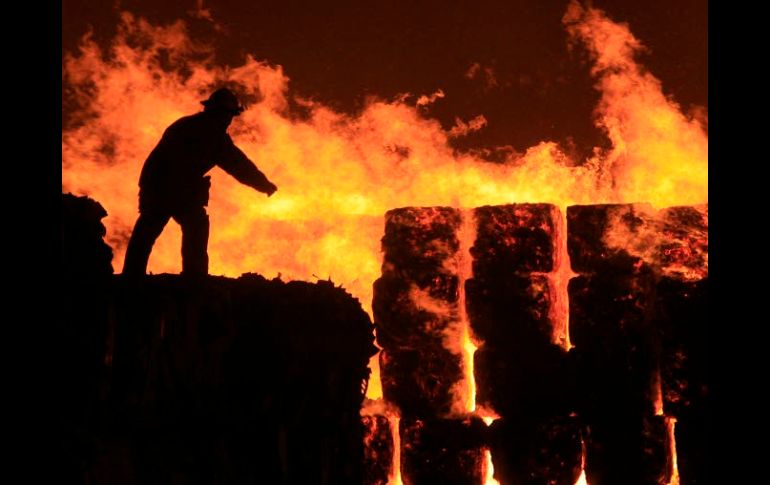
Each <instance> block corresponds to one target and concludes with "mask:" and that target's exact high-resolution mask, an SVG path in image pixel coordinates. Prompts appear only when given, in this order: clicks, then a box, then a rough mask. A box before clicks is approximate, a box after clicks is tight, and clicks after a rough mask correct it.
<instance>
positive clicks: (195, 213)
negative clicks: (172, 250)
mask: <svg viewBox="0 0 770 485" xmlns="http://www.w3.org/2000/svg"><path fill="white" fill-rule="evenodd" d="M174 220H176V221H177V222H178V223H179V225H180V226H182V274H185V275H195V276H200V275H207V274H208V273H209V255H208V253H207V252H206V248H207V247H208V244H209V215H208V214H207V213H206V209H205V208H204V207H195V208H192V209H187V210H185V211H183V212H180V213H179V214H175V215H174Z"/></svg>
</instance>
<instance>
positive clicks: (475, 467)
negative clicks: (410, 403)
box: [401, 416, 487, 485]
mask: <svg viewBox="0 0 770 485" xmlns="http://www.w3.org/2000/svg"><path fill="white" fill-rule="evenodd" d="M486 432H487V429H486V425H485V424H484V422H483V421H482V420H481V419H480V418H478V417H475V416H469V417H467V418H464V419H440V420H425V421H424V420H419V419H404V420H402V421H401V437H402V438H401V439H402V441H403V443H404V445H403V447H402V450H403V451H402V455H401V461H402V463H403V465H402V470H403V474H404V477H406V481H407V482H408V483H411V484H415V485H417V484H421V483H442V484H443V483H446V484H457V485H482V484H483V482H484V476H483V473H482V471H483V466H482V464H483V463H484V453H483V449H482V447H483V446H484V444H485V442H486V440H487V438H486Z"/></svg>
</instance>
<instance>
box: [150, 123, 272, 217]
mask: <svg viewBox="0 0 770 485" xmlns="http://www.w3.org/2000/svg"><path fill="white" fill-rule="evenodd" d="M214 165H218V166H219V167H221V168H222V170H224V171H225V172H227V173H228V174H230V175H232V176H233V177H235V179H236V180H238V181H239V182H241V183H242V184H244V185H248V186H250V187H253V188H255V189H257V190H259V191H262V192H264V191H265V190H267V188H268V184H269V181H268V179H267V177H265V175H264V174H263V173H262V172H260V171H259V169H257V167H256V166H255V165H254V163H253V162H252V161H251V160H249V158H248V157H247V156H246V155H245V154H244V153H243V152H242V151H241V150H240V149H239V148H238V147H237V146H235V144H234V143H233V140H232V139H231V138H230V135H228V134H227V131H226V129H224V128H223V127H222V126H218V125H217V123H216V121H215V120H214V119H213V118H212V117H210V116H208V114H207V113H205V112H201V113H197V114H194V115H192V116H185V117H184V118H180V119H179V120H177V121H175V122H174V123H173V124H172V125H171V126H169V127H168V128H167V129H166V131H165V132H164V133H163V137H162V138H161V139H160V141H159V142H158V145H157V146H156V147H155V148H154V149H153V150H152V152H151V153H150V155H149V157H147V160H146V161H145V162H144V167H143V168H142V174H141V176H140V177H139V209H140V211H146V210H179V209H182V210H183V209H186V208H195V207H203V206H205V205H206V204H208V189H209V185H210V182H209V177H205V175H206V172H208V171H209V170H211V169H212V168H213V167H214Z"/></svg>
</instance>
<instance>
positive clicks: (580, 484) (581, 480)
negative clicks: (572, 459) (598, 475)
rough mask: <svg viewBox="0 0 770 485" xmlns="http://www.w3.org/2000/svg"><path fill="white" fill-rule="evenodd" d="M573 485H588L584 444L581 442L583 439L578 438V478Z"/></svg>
mask: <svg viewBox="0 0 770 485" xmlns="http://www.w3.org/2000/svg"><path fill="white" fill-rule="evenodd" d="M575 485H588V479H587V478H586V443H585V441H583V438H580V476H579V477H578V479H577V481H576V482H575Z"/></svg>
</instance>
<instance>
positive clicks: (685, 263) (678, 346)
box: [655, 206, 710, 484]
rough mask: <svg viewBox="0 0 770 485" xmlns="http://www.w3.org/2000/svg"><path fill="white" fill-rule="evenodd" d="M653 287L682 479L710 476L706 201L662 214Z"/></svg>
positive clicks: (690, 480) (665, 392)
mask: <svg viewBox="0 0 770 485" xmlns="http://www.w3.org/2000/svg"><path fill="white" fill-rule="evenodd" d="M660 219H661V233H662V235H663V240H662V243H661V245H660V248H659V251H658V254H659V258H660V265H661V273H662V276H661V278H660V279H659V280H658V282H657V284H656V287H655V294H656V308H657V316H656V319H657V324H658V330H659V335H660V342H661V362H660V368H661V370H660V372H661V383H662V388H663V408H664V410H665V413H666V415H667V416H671V417H673V418H675V419H676V427H675V433H676V451H677V457H678V462H679V475H680V477H681V481H682V483H695V484H698V483H707V480H708V476H709V473H708V469H709V463H708V432H709V412H710V408H709V403H710V400H709V393H708V389H709V387H708V384H709V381H708V365H707V364H708V333H709V332H708V206H695V207H671V208H668V209H666V210H664V211H662V214H661V217H660Z"/></svg>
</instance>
